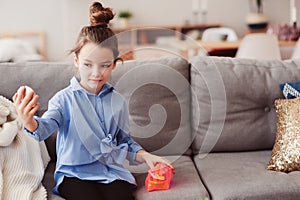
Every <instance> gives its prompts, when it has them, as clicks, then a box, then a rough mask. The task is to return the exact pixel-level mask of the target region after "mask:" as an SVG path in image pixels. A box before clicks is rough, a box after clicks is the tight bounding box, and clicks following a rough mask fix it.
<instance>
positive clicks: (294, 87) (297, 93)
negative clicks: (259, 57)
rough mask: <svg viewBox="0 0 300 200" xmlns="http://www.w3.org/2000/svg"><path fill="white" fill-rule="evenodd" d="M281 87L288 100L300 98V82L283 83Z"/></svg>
mask: <svg viewBox="0 0 300 200" xmlns="http://www.w3.org/2000/svg"><path fill="white" fill-rule="evenodd" d="M279 87H280V89H281V91H282V93H283V95H284V97H285V98H286V99H293V98H299V97H300V82H289V83H282V84H280V85H279Z"/></svg>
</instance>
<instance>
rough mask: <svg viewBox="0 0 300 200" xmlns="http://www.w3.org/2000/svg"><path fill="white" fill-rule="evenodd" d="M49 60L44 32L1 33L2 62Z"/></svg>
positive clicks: (0, 52) (0, 55)
mask: <svg viewBox="0 0 300 200" xmlns="http://www.w3.org/2000/svg"><path fill="white" fill-rule="evenodd" d="M40 60H47V55H46V36H45V33H44V32H16V33H0V62H5V61H13V62H15V61H40Z"/></svg>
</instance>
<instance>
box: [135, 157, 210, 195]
mask: <svg viewBox="0 0 300 200" xmlns="http://www.w3.org/2000/svg"><path fill="white" fill-rule="evenodd" d="M168 158H169V159H170V160H172V158H170V157H168ZM174 167H175V174H174V175H173V179H172V181H171V188H170V189H169V190H161V191H153V192H148V191H147V190H146V188H145V178H146V176H147V173H139V174H134V176H135V178H136V181H137V184H138V188H137V190H136V192H135V197H136V200H157V199H164V200H176V199H178V200H182V199H188V200H199V199H204V198H205V197H207V198H208V197H209V196H208V192H207V190H206V189H205V187H204V185H203V184H202V182H201V179H200V177H199V175H198V172H197V170H196V168H195V165H194V163H193V161H192V159H191V157H189V156H181V157H180V158H179V159H178V160H176V161H175V162H174Z"/></svg>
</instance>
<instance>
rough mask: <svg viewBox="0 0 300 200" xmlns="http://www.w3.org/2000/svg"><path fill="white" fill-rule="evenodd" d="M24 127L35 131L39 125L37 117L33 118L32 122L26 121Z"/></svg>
mask: <svg viewBox="0 0 300 200" xmlns="http://www.w3.org/2000/svg"><path fill="white" fill-rule="evenodd" d="M24 127H25V128H26V129H27V130H28V131H30V132H34V131H35V130H36V129H37V127H38V122H37V121H36V120H35V119H32V120H31V121H30V122H27V123H24Z"/></svg>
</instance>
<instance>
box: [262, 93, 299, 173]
mask: <svg viewBox="0 0 300 200" xmlns="http://www.w3.org/2000/svg"><path fill="white" fill-rule="evenodd" d="M275 107H276V112H277V120H278V121H277V131H276V140H275V144H274V146H273V150H272V156H271V159H270V162H269V164H268V166H267V169H269V170H275V171H281V172H291V171H296V170H300V98H294V99H277V100H275Z"/></svg>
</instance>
